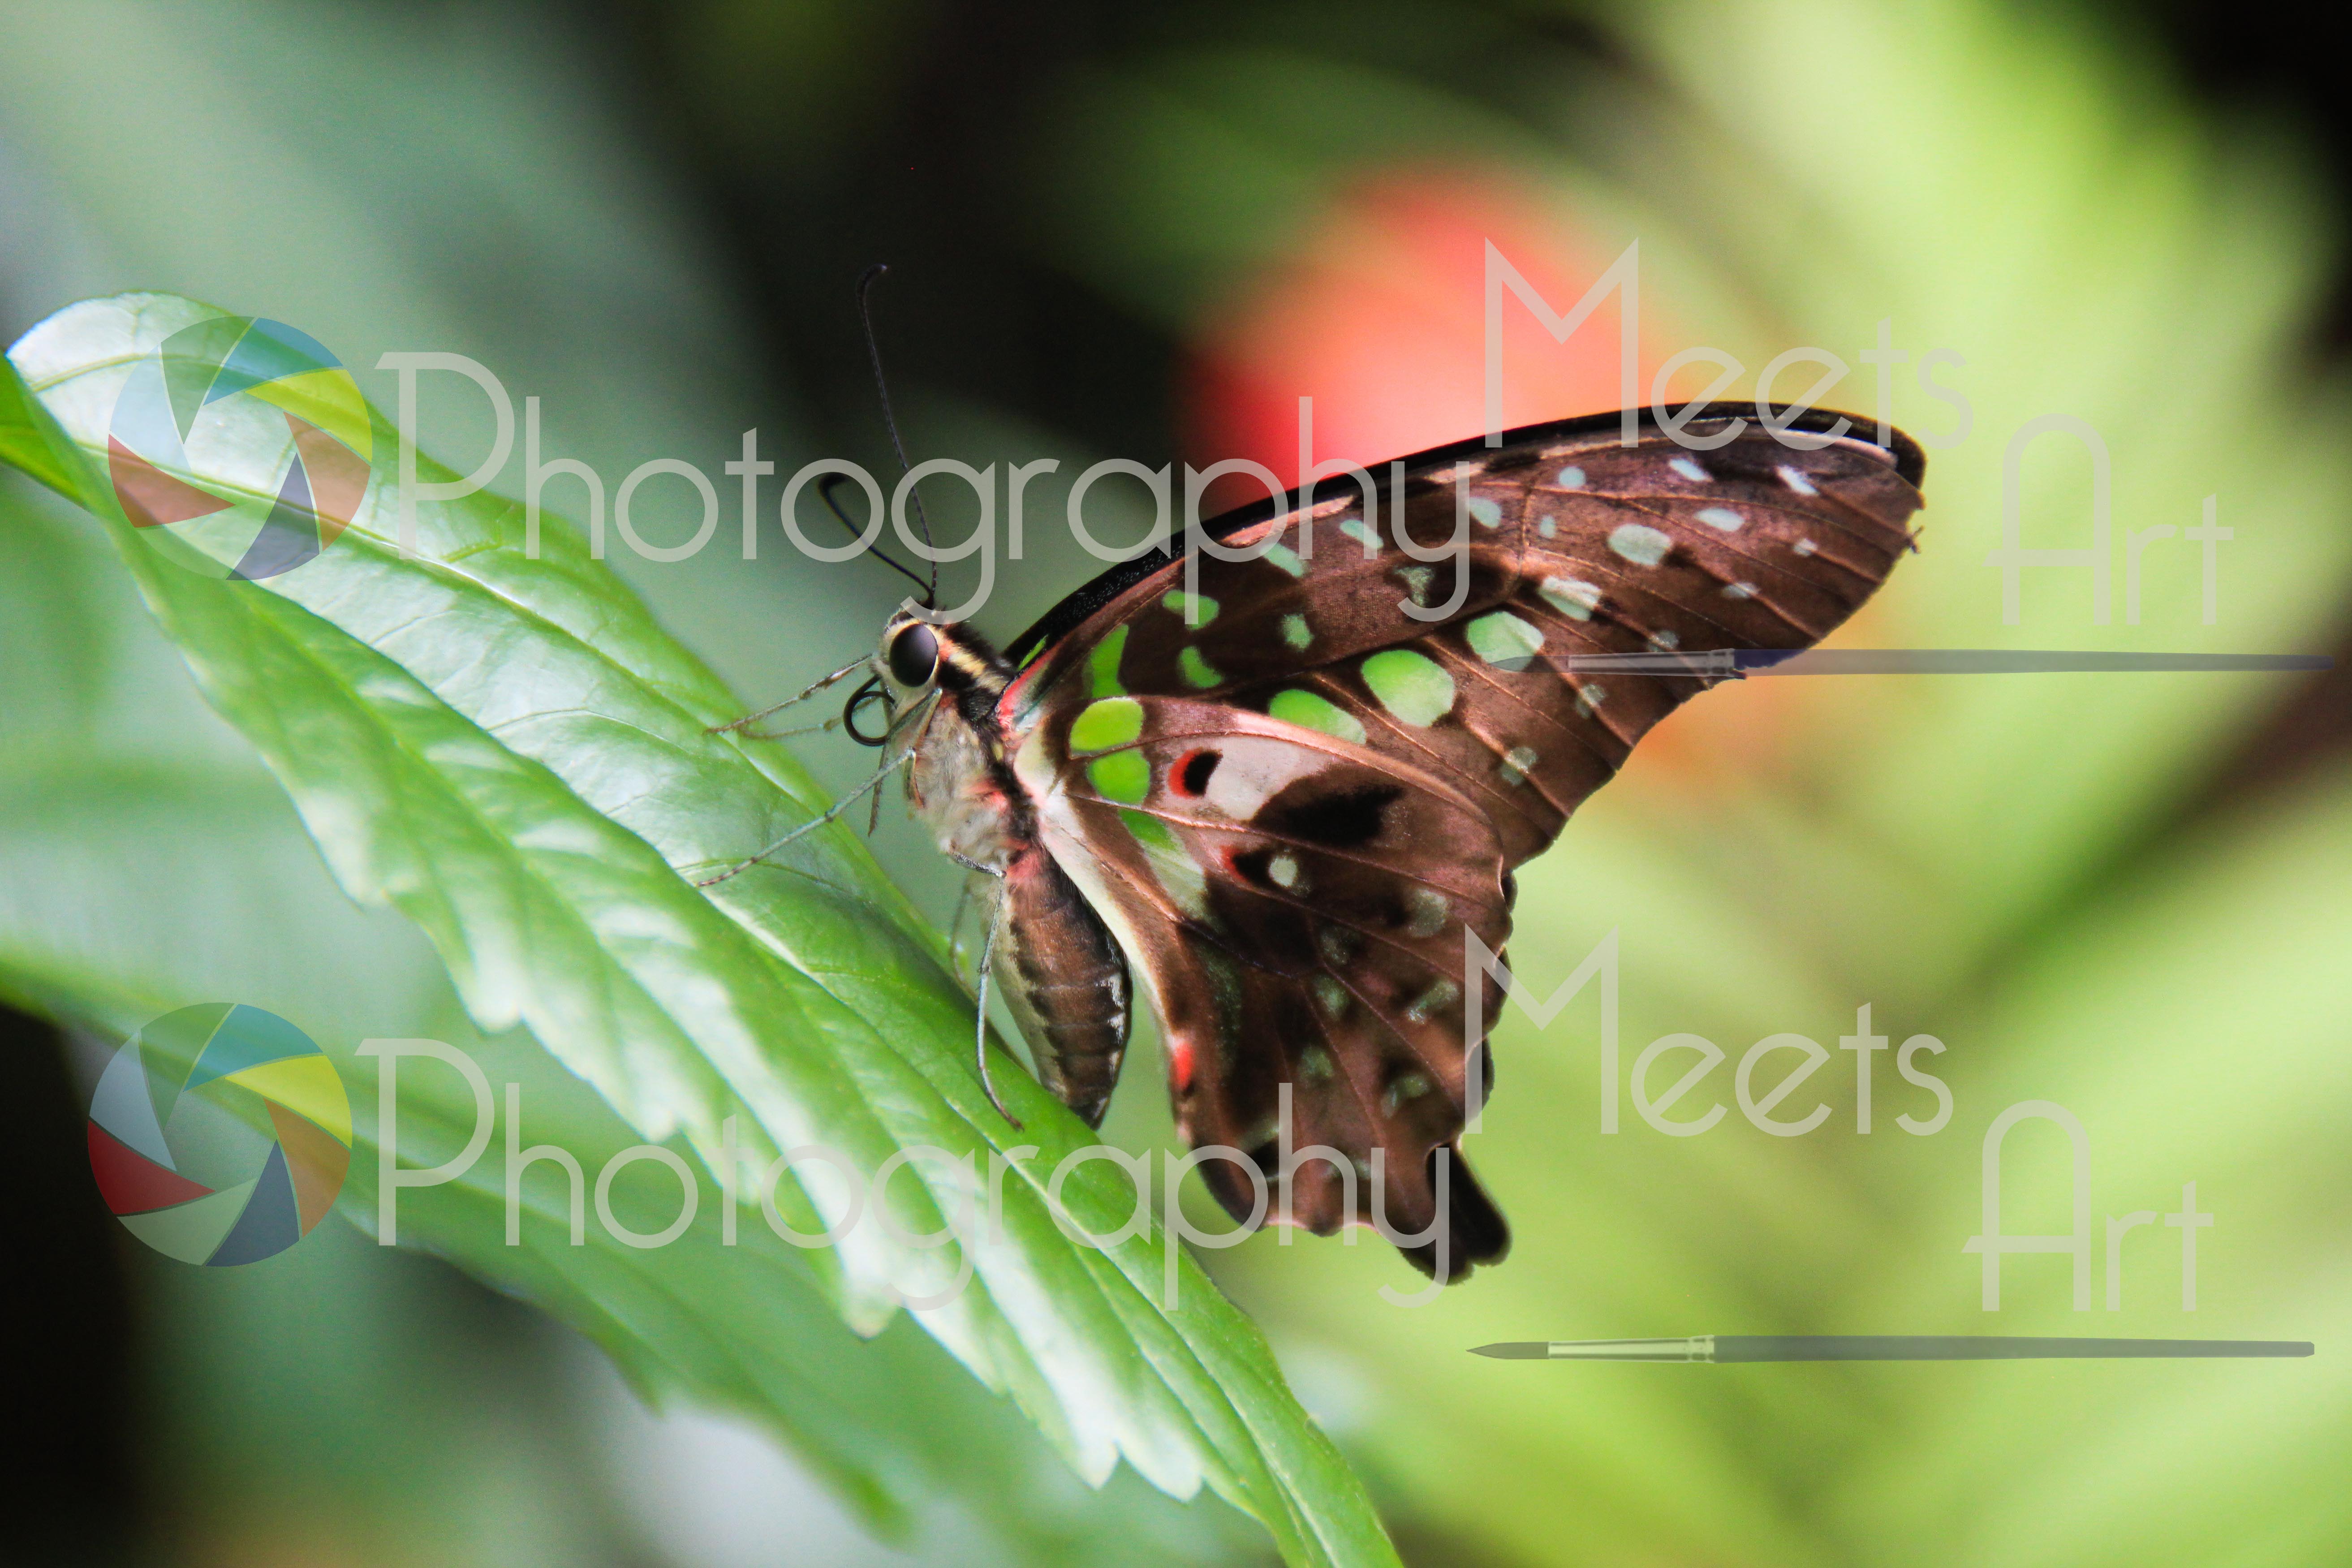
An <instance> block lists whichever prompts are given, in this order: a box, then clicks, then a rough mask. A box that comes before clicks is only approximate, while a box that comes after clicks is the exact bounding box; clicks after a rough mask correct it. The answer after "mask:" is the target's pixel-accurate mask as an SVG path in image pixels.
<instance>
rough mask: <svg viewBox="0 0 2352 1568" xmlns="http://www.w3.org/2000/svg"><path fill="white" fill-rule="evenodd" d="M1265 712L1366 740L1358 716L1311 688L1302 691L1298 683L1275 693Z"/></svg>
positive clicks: (1342, 736)
mask: <svg viewBox="0 0 2352 1568" xmlns="http://www.w3.org/2000/svg"><path fill="white" fill-rule="evenodd" d="M1265 711H1266V716H1267V717H1268V718H1272V719H1279V720H1281V721H1283V722H1284V723H1286V724H1297V725H1298V726H1299V727H1301V728H1302V729H1307V730H1320V731H1323V733H1325V734H1327V735H1336V736H1338V737H1339V739H1340V740H1342V741H1348V742H1353V743H1354V744H1356V745H1359V746H1360V745H1362V744H1363V743H1364V727H1363V725H1361V724H1360V723H1358V722H1357V721H1356V716H1355V715H1354V714H1353V713H1350V712H1349V711H1348V710H1346V709H1345V708H1341V707H1339V706H1338V705H1337V704H1336V703H1333V702H1331V701H1329V700H1328V699H1325V698H1323V697H1320V696H1318V695H1317V694H1316V693H1315V692H1312V691H1301V690H1300V689H1297V687H1295V686H1294V687H1288V688H1286V689H1283V690H1281V691H1277V692H1276V693H1275V694H1274V700H1273V701H1271V702H1269V703H1267V704H1266V705H1265Z"/></svg>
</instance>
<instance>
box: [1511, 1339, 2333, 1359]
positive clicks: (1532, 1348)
mask: <svg viewBox="0 0 2352 1568" xmlns="http://www.w3.org/2000/svg"><path fill="white" fill-rule="evenodd" d="M1470 1353H1471V1354H1473V1355H1483V1356H1493V1357H1495V1358H1496V1359H1497V1360H1499V1361H1684V1362H1691V1361H1697V1362H1718V1363H1720V1362H1753V1361H2105V1360H2117V1359H2134V1358H2138V1359H2153V1360H2167V1361H2172V1360H2184V1359H2204V1358H2210V1357H2223V1356H2227V1357H2242V1356H2256V1357H2260V1356H2307V1355H2310V1354H2311V1353H2312V1345H2311V1342H2310V1341H2309V1340H2097V1339H2037V1338H2033V1337H2031V1336H2026V1335H2014V1336H2012V1335H2006V1334H1694V1335H1692V1336H1690V1337H1689V1338H1687V1339H1670V1340H1521V1341H1517V1342H1504V1343H1501V1344H1492V1345H1474V1346H1472V1347H1471V1351H1470Z"/></svg>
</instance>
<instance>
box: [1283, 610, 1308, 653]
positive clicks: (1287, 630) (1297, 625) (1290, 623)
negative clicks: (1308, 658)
mask: <svg viewBox="0 0 2352 1568" xmlns="http://www.w3.org/2000/svg"><path fill="white" fill-rule="evenodd" d="M1282 640H1283V641H1285V642H1286V643H1288V644H1289V645H1290V646H1291V647H1295V648H1297V649H1298V650H1299V652H1301V653H1304V652H1306V651H1307V645H1308V644H1309V643H1311V642H1313V641H1314V640H1315V634H1314V633H1313V632H1312V631H1310V630H1309V629H1307V617H1306V616H1283V617H1282Z"/></svg>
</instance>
